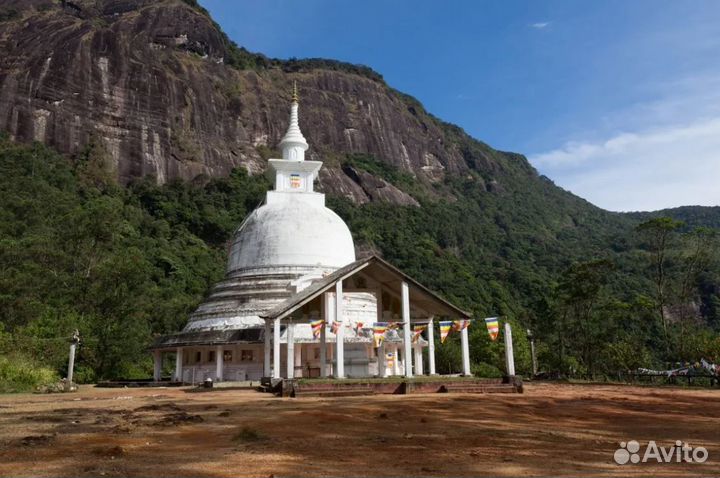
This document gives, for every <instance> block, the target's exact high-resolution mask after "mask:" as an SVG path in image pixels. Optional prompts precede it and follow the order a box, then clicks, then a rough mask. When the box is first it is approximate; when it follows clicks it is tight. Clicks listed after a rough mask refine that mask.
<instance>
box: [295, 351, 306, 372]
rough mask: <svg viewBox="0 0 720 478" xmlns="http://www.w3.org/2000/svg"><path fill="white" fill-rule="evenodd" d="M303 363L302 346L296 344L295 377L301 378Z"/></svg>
mask: <svg viewBox="0 0 720 478" xmlns="http://www.w3.org/2000/svg"><path fill="white" fill-rule="evenodd" d="M303 370H304V367H303V362H302V344H297V346H296V347H295V377H296V378H299V377H302V376H303Z"/></svg>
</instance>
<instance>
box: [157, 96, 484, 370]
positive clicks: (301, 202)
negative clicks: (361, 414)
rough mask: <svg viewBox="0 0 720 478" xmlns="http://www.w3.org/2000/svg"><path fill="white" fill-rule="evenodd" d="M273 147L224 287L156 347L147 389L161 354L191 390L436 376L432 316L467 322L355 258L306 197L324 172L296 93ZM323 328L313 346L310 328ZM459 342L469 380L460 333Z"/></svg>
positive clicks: (314, 198) (392, 272)
mask: <svg viewBox="0 0 720 478" xmlns="http://www.w3.org/2000/svg"><path fill="white" fill-rule="evenodd" d="M279 146H280V149H281V150H282V156H283V157H282V159H271V160H270V161H269V164H270V168H271V170H272V171H273V172H274V176H275V185H274V189H273V190H272V191H268V193H267V196H266V199H265V201H264V203H263V204H262V205H261V206H260V207H258V208H257V209H256V210H255V211H253V212H252V213H251V214H249V215H248V217H247V218H246V219H245V221H243V223H242V224H241V225H240V226H239V227H238V229H237V231H236V232H235V237H234V241H233V244H232V247H231V249H230V256H229V258H228V264H227V271H226V276H225V279H224V280H222V281H221V282H219V283H218V284H217V285H215V286H214V288H213V290H212V292H211V294H210V296H209V297H208V298H207V299H206V300H205V301H204V302H203V303H202V304H201V305H200V306H199V307H198V308H197V310H196V311H195V312H194V313H193V314H192V315H191V316H190V320H189V321H188V323H187V325H186V326H185V328H184V329H183V331H182V332H179V333H177V334H172V335H167V336H164V337H160V338H159V339H158V340H157V341H156V342H155V344H154V345H153V346H152V351H153V354H154V357H155V374H154V376H155V380H160V374H161V366H162V354H163V353H168V352H169V353H174V354H175V357H176V367H175V374H174V377H173V378H174V380H176V381H182V382H187V383H197V382H201V381H203V380H205V379H206V378H212V379H213V380H225V381H228V380H229V381H243V380H259V379H260V378H261V377H274V378H280V377H284V378H297V377H326V376H333V377H337V378H345V377H372V376H380V377H385V376H388V375H404V376H412V375H413V374H416V375H422V374H423V373H430V374H434V373H435V363H434V334H433V327H432V321H433V318H441V317H446V318H450V319H466V318H469V314H468V313H467V312H464V311H462V310H461V309H459V308H457V307H455V306H453V305H452V304H450V303H448V302H447V301H445V300H443V299H442V298H440V297H438V296H437V295H436V294H434V293H433V292H432V291H430V290H428V289H427V288H425V287H423V286H422V285H420V284H419V283H417V282H416V281H414V280H413V279H411V278H410V277H408V276H406V275H405V274H403V273H402V272H400V271H399V270H398V269H396V268H395V267H393V266H391V265H390V264H388V263H387V262H385V261H383V260H382V259H380V258H378V257H376V256H372V257H368V258H365V259H361V260H356V258H355V247H354V244H353V239H352V235H351V233H350V230H349V229H348V227H347V225H346V224H345V222H344V221H343V220H342V219H341V218H340V217H339V216H338V215H337V214H335V213H334V212H333V211H331V210H330V209H328V208H327V207H325V195H324V194H321V193H318V192H315V191H314V189H313V185H314V181H315V180H316V179H317V176H318V171H319V170H320V168H321V167H322V163H321V162H320V161H305V151H306V150H307V149H308V144H307V142H306V141H305V138H304V137H303V135H302V132H301V131H300V127H299V124H298V100H297V95H296V94H295V95H293V101H292V105H291V113H290V126H289V127H288V130H287V133H286V134H285V136H284V137H283V139H282V141H281V142H280V145H279ZM338 298H339V300H338ZM319 320H323V321H324V324H323V325H321V326H320V327H318V328H319V329H320V336H319V337H317V338H315V337H314V336H313V332H312V328H311V325H310V323H311V322H316V324H317V321H319ZM386 322H396V323H398V324H399V328H397V329H394V330H389V331H388V332H387V333H386V335H385V340H384V341H383V342H382V344H381V345H380V346H379V347H375V346H374V341H373V325H374V324H375V323H386ZM335 323H337V324H335ZM427 323H429V324H430V327H428V328H427V329H426V331H425V332H424V334H425V336H426V337H427V338H422V337H420V338H418V339H417V340H415V341H413V340H412V336H413V333H412V330H413V328H412V327H413V324H427ZM333 324H335V325H336V327H333ZM461 337H462V344H463V370H464V373H465V374H466V375H469V374H470V362H469V353H468V345H467V344H468V340H467V329H464V330H463V331H462V336H461ZM425 347H429V349H430V350H429V351H428V352H429V353H428V357H429V360H428V367H427V369H426V367H425V366H424V364H423V348H425Z"/></svg>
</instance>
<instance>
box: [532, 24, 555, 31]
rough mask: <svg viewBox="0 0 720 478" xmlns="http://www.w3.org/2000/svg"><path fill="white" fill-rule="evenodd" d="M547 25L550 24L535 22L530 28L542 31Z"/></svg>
mask: <svg viewBox="0 0 720 478" xmlns="http://www.w3.org/2000/svg"><path fill="white" fill-rule="evenodd" d="M548 25H550V22H537V23H533V24H531V25H530V26H531V27H533V28H537V29H538V30H542V29H543V28H545V27H547V26H548Z"/></svg>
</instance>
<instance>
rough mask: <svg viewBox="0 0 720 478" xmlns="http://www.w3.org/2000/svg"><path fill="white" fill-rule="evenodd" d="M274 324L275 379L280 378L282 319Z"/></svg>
mask: <svg viewBox="0 0 720 478" xmlns="http://www.w3.org/2000/svg"><path fill="white" fill-rule="evenodd" d="M274 322H275V323H274V324H273V375H272V376H273V378H280V319H275V321H274Z"/></svg>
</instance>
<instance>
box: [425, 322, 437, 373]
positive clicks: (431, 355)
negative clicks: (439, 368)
mask: <svg viewBox="0 0 720 478" xmlns="http://www.w3.org/2000/svg"><path fill="white" fill-rule="evenodd" d="M434 326H435V324H434V323H433V319H432V318H430V320H429V321H428V328H427V331H428V366H429V367H430V375H437V373H436V372H435V327H434Z"/></svg>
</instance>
